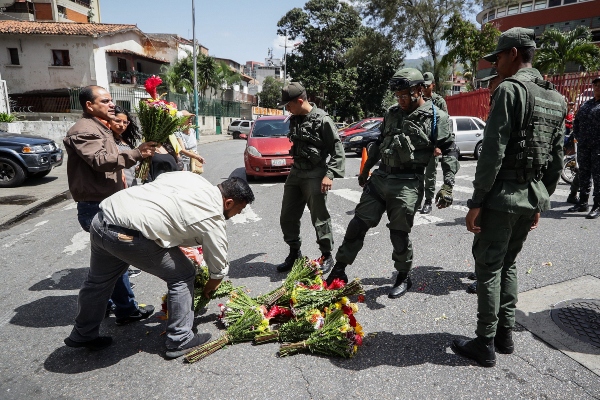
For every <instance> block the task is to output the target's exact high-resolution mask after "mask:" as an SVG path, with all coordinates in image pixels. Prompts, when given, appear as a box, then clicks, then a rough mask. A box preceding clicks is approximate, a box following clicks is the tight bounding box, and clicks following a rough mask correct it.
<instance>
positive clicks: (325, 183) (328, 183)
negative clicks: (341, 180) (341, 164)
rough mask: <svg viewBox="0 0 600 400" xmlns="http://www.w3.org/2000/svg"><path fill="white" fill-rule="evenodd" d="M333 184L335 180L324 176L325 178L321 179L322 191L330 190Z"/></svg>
mask: <svg viewBox="0 0 600 400" xmlns="http://www.w3.org/2000/svg"><path fill="white" fill-rule="evenodd" d="M331 186H333V181H332V180H331V179H329V178H328V177H326V176H325V177H323V180H322V181H321V193H327V192H329V190H330V189H331Z"/></svg>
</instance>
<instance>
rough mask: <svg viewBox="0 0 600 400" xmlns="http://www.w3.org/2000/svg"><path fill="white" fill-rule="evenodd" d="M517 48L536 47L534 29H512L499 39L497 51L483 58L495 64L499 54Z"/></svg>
mask: <svg viewBox="0 0 600 400" xmlns="http://www.w3.org/2000/svg"><path fill="white" fill-rule="evenodd" d="M513 47H516V48H517V49H518V48H520V47H535V32H534V31H533V29H528V28H510V29H509V30H507V31H506V32H504V33H503V34H502V35H500V38H499V39H498V44H497V45H496V50H494V52H493V53H490V54H488V55H486V56H484V57H483V59H484V60H486V61H489V62H495V61H496V59H497V57H496V55H497V54H498V53H501V52H503V51H504V50H508V49H512V48H513Z"/></svg>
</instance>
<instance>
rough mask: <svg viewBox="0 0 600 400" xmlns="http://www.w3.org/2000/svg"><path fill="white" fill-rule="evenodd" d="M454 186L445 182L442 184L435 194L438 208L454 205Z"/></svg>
mask: <svg viewBox="0 0 600 400" xmlns="http://www.w3.org/2000/svg"><path fill="white" fill-rule="evenodd" d="M453 200H454V199H453V198H452V186H450V185H446V184H445V183H444V184H443V185H442V188H441V189H440V190H439V192H437V194H436V195H435V202H436V205H437V208H446V207H450V206H451V205H452V201H453Z"/></svg>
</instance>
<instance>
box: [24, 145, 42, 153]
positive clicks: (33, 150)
mask: <svg viewBox="0 0 600 400" xmlns="http://www.w3.org/2000/svg"><path fill="white" fill-rule="evenodd" d="M22 151H23V153H42V152H43V151H44V148H43V147H42V146H25V147H23V150H22Z"/></svg>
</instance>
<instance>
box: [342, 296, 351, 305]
mask: <svg viewBox="0 0 600 400" xmlns="http://www.w3.org/2000/svg"><path fill="white" fill-rule="evenodd" d="M340 303H342V305H347V304H348V303H350V300H348V298H347V297H346V296H344V297H342V298H341V299H340Z"/></svg>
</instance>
